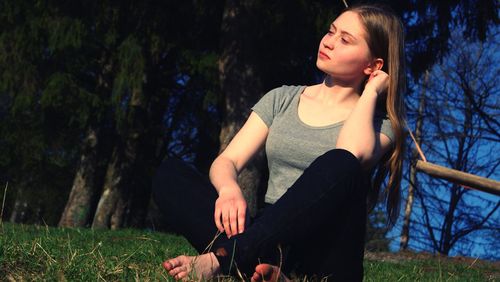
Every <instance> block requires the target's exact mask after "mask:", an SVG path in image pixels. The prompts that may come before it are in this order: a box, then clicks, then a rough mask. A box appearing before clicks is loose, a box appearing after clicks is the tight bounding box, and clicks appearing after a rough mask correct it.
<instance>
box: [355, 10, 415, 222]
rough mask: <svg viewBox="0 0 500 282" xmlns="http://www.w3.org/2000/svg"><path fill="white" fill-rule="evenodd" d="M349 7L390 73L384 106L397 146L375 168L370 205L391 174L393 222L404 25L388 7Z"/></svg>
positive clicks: (400, 144) (400, 150)
mask: <svg viewBox="0 0 500 282" xmlns="http://www.w3.org/2000/svg"><path fill="white" fill-rule="evenodd" d="M346 11H352V12H355V13H357V14H358V15H359V17H360V19H361V22H362V23H363V25H364V27H365V29H366V31H367V34H368V38H366V41H367V43H368V47H369V48H370V51H371V54H372V55H373V56H374V57H377V58H382V59H383V60H384V65H383V67H382V70H383V71H385V72H386V73H387V74H389V89H388V90H387V95H386V101H385V102H386V104H385V110H386V112H387V115H388V116H389V120H390V121H391V124H392V130H393V131H394V147H393V150H392V151H390V152H388V153H387V154H386V156H384V157H383V158H382V160H381V161H380V163H379V164H378V165H377V167H376V168H375V172H374V175H375V176H374V177H373V182H372V189H370V191H369V194H368V195H369V196H368V201H369V204H370V208H373V207H374V206H375V204H376V202H377V200H378V197H379V193H380V188H381V186H382V184H383V182H384V180H385V178H386V176H387V174H389V181H388V183H387V186H386V189H385V190H384V193H383V195H384V197H385V200H386V208H387V215H388V219H389V222H390V224H394V223H395V222H396V220H397V217H398V215H399V207H400V202H401V196H400V184H401V172H402V166H403V155H404V147H405V146H404V143H405V133H404V130H403V129H404V127H405V116H406V113H405V105H404V99H403V96H404V92H405V90H406V89H405V88H406V85H405V84H406V79H405V54H404V31H403V25H402V23H401V20H400V19H399V17H398V16H397V15H396V14H395V13H393V12H392V11H391V10H390V9H388V8H387V7H382V6H375V5H359V6H352V7H349V8H347V9H346Z"/></svg>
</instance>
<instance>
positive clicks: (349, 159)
mask: <svg viewBox="0 0 500 282" xmlns="http://www.w3.org/2000/svg"><path fill="white" fill-rule="evenodd" d="M310 168H314V169H317V170H319V171H321V172H324V173H326V174H328V175H332V174H335V175H343V176H349V175H350V176H359V175H361V174H362V167H361V163H360V162H359V160H358V159H357V158H356V157H355V156H354V155H353V154H352V153H351V152H349V151H347V150H344V149H333V150H330V151H328V152H326V153H324V154H323V155H321V156H319V157H318V158H316V160H314V162H313V163H312V164H311V165H310Z"/></svg>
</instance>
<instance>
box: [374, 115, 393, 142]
mask: <svg viewBox="0 0 500 282" xmlns="http://www.w3.org/2000/svg"><path fill="white" fill-rule="evenodd" d="M374 127H375V131H376V132H380V133H382V134H384V135H386V136H387V137H389V139H391V141H393V142H394V131H393V130H392V123H391V121H390V120H389V117H388V116H386V115H382V114H376V115H375V120H374Z"/></svg>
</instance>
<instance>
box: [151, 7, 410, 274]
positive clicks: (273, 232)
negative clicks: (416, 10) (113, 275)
mask: <svg viewBox="0 0 500 282" xmlns="http://www.w3.org/2000/svg"><path fill="white" fill-rule="evenodd" d="M316 64H317V67H318V68H319V69H320V70H322V71H323V72H324V73H325V74H326V78H325V80H324V81H323V83H321V84H318V85H313V86H283V87H280V88H277V89H274V90H272V91H270V92H269V93H267V94H266V95H265V96H264V97H263V98H262V99H261V100H260V101H259V102H258V103H257V104H256V105H255V106H254V107H253V108H252V113H251V114H250V116H249V118H248V120H247V122H246V123H245V124H244V126H243V127H242V128H241V130H240V131H239V132H238V134H237V135H236V136H235V137H234V139H233V140H232V141H231V142H230V144H229V145H228V146H227V148H226V150H225V151H224V152H222V153H221V154H220V155H219V156H218V157H217V159H216V160H215V161H214V162H213V164H212V166H211V169H210V182H208V181H205V180H204V179H203V177H201V176H200V175H198V174H197V173H196V172H195V171H194V170H193V169H191V168H190V167H188V166H186V165H185V164H183V163H182V162H180V161H173V160H169V161H167V162H165V163H164V164H162V166H161V167H160V169H159V171H158V173H157V176H156V177H155V179H154V182H153V193H154V198H155V201H156V202H157V204H158V206H159V207H160V209H161V211H162V213H163V214H164V215H165V216H166V217H167V220H168V222H169V224H170V225H171V226H173V227H174V228H176V230H177V231H178V232H180V233H181V234H182V235H184V236H185V237H186V238H187V239H188V241H189V242H190V243H191V244H192V245H193V246H194V247H195V248H196V249H197V250H198V252H200V253H202V254H201V255H199V256H196V257H188V256H180V257H177V258H173V259H169V260H167V261H165V262H164V264H163V266H164V267H165V268H166V270H167V271H168V273H169V274H170V275H171V276H173V277H174V278H176V279H184V278H187V277H190V275H193V276H194V277H195V278H197V279H210V278H212V277H214V276H216V275H219V274H233V275H236V274H237V275H243V276H246V277H247V278H251V279H252V280H253V281H261V280H276V279H277V278H278V277H279V276H280V273H285V274H289V273H292V272H293V273H295V274H297V275H300V276H304V275H306V276H307V277H309V278H311V277H317V278H320V279H321V278H325V277H326V278H332V279H333V280H335V281H361V280H362V278H363V264H362V263H363V249H364V236H365V224H366V213H367V197H368V198H369V199H371V201H369V202H371V203H373V202H374V200H376V199H377V198H378V194H379V190H380V186H381V184H382V182H383V181H384V179H385V177H386V176H387V174H388V173H389V180H388V184H387V187H386V190H385V193H384V195H385V196H386V200H387V210H388V214H389V218H390V219H391V221H392V222H393V221H394V220H395V218H396V216H397V211H398V207H399V184H400V179H401V163H402V155H403V153H402V149H403V141H404V140H403V139H404V138H403V129H402V128H403V122H404V118H403V117H404V104H403V100H402V94H403V91H404V90H403V87H404V75H405V74H404V67H403V64H404V53H403V29H402V24H401V22H400V20H399V19H398V17H397V16H395V15H394V14H393V13H391V12H389V11H387V9H383V8H380V7H377V6H371V5H363V6H356V7H352V8H348V9H347V10H346V11H344V12H343V13H342V14H341V15H340V16H339V17H338V18H336V19H335V21H334V22H333V23H332V24H331V26H330V28H329V30H328V32H327V34H326V35H325V36H324V37H323V39H322V40H321V42H320V44H319V50H318V58H317V62H316ZM264 144H265V147H266V154H267V158H268V162H269V170H270V171H269V174H270V176H269V182H268V191H267V194H266V198H265V201H266V203H268V204H269V205H268V206H267V207H266V208H265V210H264V212H263V213H262V215H261V216H260V217H258V218H257V219H256V220H254V222H252V223H250V222H249V218H248V215H247V206H246V202H245V199H244V198H243V195H242V192H241V189H240V187H239V186H238V183H237V175H238V172H239V171H241V169H242V168H243V167H244V166H245V164H246V163H247V162H248V160H249V159H250V158H251V157H252V156H253V155H254V154H255V153H256V152H257V151H258V150H259V149H260V148H261V147H262V146H263V145H264ZM217 232H221V233H224V234H223V235H225V236H217V234H216V233H217ZM214 238H215V239H214ZM193 276H191V278H192V277H193Z"/></svg>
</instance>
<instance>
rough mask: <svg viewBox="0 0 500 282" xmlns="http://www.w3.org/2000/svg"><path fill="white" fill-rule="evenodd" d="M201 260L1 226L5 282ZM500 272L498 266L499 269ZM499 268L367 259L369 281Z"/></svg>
mask: <svg viewBox="0 0 500 282" xmlns="http://www.w3.org/2000/svg"><path fill="white" fill-rule="evenodd" d="M180 254H195V251H194V249H193V248H192V247H191V246H190V245H189V244H188V243H187V242H186V240H185V239H184V238H182V237H179V236H176V235H172V234H163V233H158V232H149V231H144V230H132V229H124V230H119V231H111V230H92V229H68V228H54V227H46V226H33V225H18V224H10V223H3V224H2V223H1V222H0V281H3V280H7V281H26V280H29V281H32V280H50V281H54V280H55V281H168V280H169V278H168V277H167V274H166V272H165V271H164V270H163V269H162V267H161V263H162V262H163V260H164V259H166V258H169V257H173V256H177V255H180ZM497 266H498V265H497ZM499 277H500V276H499V270H498V269H495V268H494V264H486V263H477V264H471V263H458V262H454V261H451V260H449V259H445V258H442V259H441V258H429V259H411V260H399V261H396V262H391V261H380V260H374V259H373V258H371V259H365V281H495V280H496V279H498V278H499Z"/></svg>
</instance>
